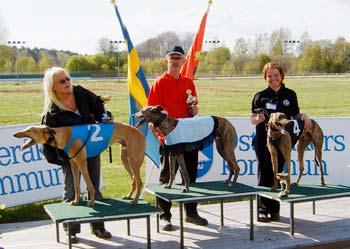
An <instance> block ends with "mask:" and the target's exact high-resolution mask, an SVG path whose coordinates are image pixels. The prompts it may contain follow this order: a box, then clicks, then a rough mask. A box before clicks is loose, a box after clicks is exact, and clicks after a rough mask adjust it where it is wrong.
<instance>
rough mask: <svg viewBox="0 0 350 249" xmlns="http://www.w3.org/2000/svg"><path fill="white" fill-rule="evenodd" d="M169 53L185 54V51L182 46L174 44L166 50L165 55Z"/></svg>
mask: <svg viewBox="0 0 350 249" xmlns="http://www.w3.org/2000/svg"><path fill="white" fill-rule="evenodd" d="M171 54H181V55H183V56H185V51H184V50H183V49H182V47H180V46H175V47H173V48H172V49H169V50H168V51H166V55H165V56H168V55H171Z"/></svg>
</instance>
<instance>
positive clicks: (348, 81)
mask: <svg viewBox="0 0 350 249" xmlns="http://www.w3.org/2000/svg"><path fill="white" fill-rule="evenodd" d="M285 83H286V85H287V87H289V88H292V89H293V90H295V91H296V93H297V95H298V99H299V105H300V107H301V111H302V112H305V113H307V114H308V115H309V116H311V117H321V116H322V117H344V116H345V117H350V78H302V79H287V80H285ZM75 84H80V85H82V86H84V87H86V88H88V89H90V90H92V91H93V92H95V93H96V94H99V95H106V94H109V95H111V96H112V100H111V102H109V104H108V107H109V110H110V111H112V112H113V114H114V116H115V120H116V121H118V122H127V120H128V108H129V107H128V92H127V84H126V82H119V83H117V82H112V81H102V82H96V81H88V82H87V81H79V82H75ZM196 86H197V89H198V96H199V102H200V105H199V108H200V114H202V115H205V114H207V115H209V114H210V115H220V116H226V117H248V116H249V115H250V106H251V101H252V98H253V96H254V94H255V93H256V92H257V91H259V90H262V89H264V88H265V87H266V83H265V81H264V80H263V79H231V80H198V81H196ZM0 99H1V105H0V125H1V126H4V125H13V124H29V123H37V122H40V120H41V110H42V105H43V94H42V91H41V84H40V83H20V84H19V85H16V84H15V83H0ZM107 156H108V155H107V152H104V153H103V154H102V165H103V166H102V167H103V177H104V182H105V188H104V189H103V194H104V196H105V197H120V196H122V195H124V194H125V193H127V191H128V189H129V179H128V176H127V174H126V171H125V170H124V169H123V166H122V165H121V162H120V158H119V147H118V146H114V147H113V159H114V162H113V164H110V163H109V162H108V161H107V159H108V158H107ZM143 176H144V172H143ZM145 198H146V199H147V200H148V201H151V202H153V201H154V200H153V198H152V197H151V196H149V195H145ZM56 201H57V200H56ZM43 204H44V203H37V204H31V205H26V206H22V207H17V208H10V209H7V210H1V211H0V214H1V215H2V216H3V217H2V218H0V223H6V222H17V221H26V220H38V219H44V218H47V216H46V215H45V214H44V212H43V209H42V205H43Z"/></svg>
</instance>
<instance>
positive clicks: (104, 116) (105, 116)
mask: <svg viewBox="0 0 350 249" xmlns="http://www.w3.org/2000/svg"><path fill="white" fill-rule="evenodd" d="M100 99H101V100H102V102H103V109H104V112H103V114H102V123H108V122H109V121H110V120H111V117H110V116H109V115H108V108H107V104H106V102H108V101H110V100H111V96H110V95H107V96H101V97H100Z"/></svg>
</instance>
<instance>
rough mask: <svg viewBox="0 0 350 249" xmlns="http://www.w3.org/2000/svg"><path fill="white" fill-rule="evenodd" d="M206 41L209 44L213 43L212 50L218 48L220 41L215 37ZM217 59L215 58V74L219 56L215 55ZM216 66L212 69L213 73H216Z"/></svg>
mask: <svg viewBox="0 0 350 249" xmlns="http://www.w3.org/2000/svg"><path fill="white" fill-rule="evenodd" d="M204 42H205V43H208V44H211V50H214V49H216V46H217V45H218V44H219V43H220V41H219V40H216V39H213V40H206V41H204ZM214 58H215V60H214V67H215V74H217V68H216V66H217V64H218V63H217V58H216V56H214ZM214 67H213V70H212V74H214Z"/></svg>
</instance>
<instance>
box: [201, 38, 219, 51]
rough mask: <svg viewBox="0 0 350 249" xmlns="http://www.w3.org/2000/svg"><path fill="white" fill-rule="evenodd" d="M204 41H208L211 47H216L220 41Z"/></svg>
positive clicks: (206, 41)
mask: <svg viewBox="0 0 350 249" xmlns="http://www.w3.org/2000/svg"><path fill="white" fill-rule="evenodd" d="M204 42H205V43H208V44H211V45H212V47H211V48H212V49H213V48H216V46H217V45H218V44H219V43H220V41H219V40H215V39H214V40H205V41H204Z"/></svg>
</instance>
